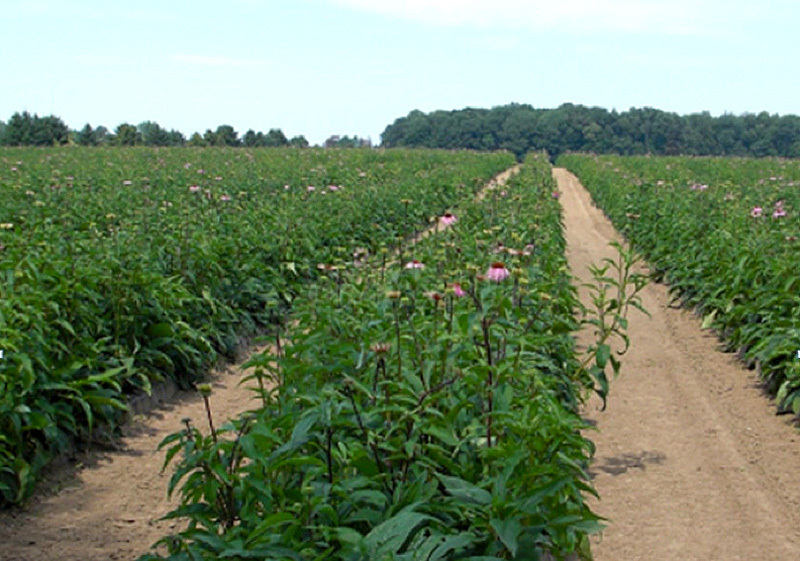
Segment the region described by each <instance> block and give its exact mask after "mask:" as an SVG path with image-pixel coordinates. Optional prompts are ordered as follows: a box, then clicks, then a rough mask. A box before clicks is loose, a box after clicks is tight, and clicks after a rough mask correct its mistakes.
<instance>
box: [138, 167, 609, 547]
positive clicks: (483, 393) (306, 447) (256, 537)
mask: <svg viewBox="0 0 800 561" xmlns="http://www.w3.org/2000/svg"><path fill="white" fill-rule="evenodd" d="M554 185H555V184H554V182H553V179H552V177H551V174H550V166H549V163H548V162H547V160H546V159H545V158H544V157H542V156H539V157H538V158H537V157H529V158H528V159H527V160H526V162H525V165H524V166H523V170H522V171H521V172H520V173H519V174H518V175H517V176H515V177H514V178H513V179H511V181H510V182H509V183H508V184H507V185H505V186H504V187H503V188H502V190H500V189H496V190H494V191H492V192H490V193H489V194H488V196H487V197H486V198H485V199H483V200H481V201H475V202H472V203H465V204H462V205H461V206H460V207H459V208H458V210H456V211H454V212H452V213H446V214H444V215H442V216H441V218H440V219H439V224H438V226H437V227H441V228H442V229H443V231H441V232H438V235H432V236H428V237H426V238H424V239H422V240H421V241H420V242H418V243H416V244H415V245H413V246H410V247H407V248H405V249H404V250H401V251H400V254H399V255H397V256H395V257H394V258H392V259H391V260H390V261H388V262H387V260H386V259H385V257H381V256H377V258H367V259H365V260H361V259H360V257H359V258H357V259H355V260H354V258H353V257H349V256H343V257H337V256H329V257H328V258H327V259H326V260H323V261H320V262H319V263H318V264H317V267H318V269H319V270H320V271H322V278H320V279H319V280H318V282H316V283H314V285H313V287H311V288H310V289H309V290H308V291H307V293H306V294H305V295H303V296H301V297H298V299H297V300H296V301H295V303H294V306H293V313H292V318H293V322H292V324H291V325H290V326H289V329H288V331H287V333H286V334H285V335H286V339H287V342H286V343H285V345H284V347H283V349H282V353H281V356H280V357H279V358H278V359H277V360H276V359H275V357H274V355H273V354H271V353H264V354H263V355H261V356H257V357H255V358H253V359H252V360H251V361H250V364H251V365H253V366H256V371H255V373H254V374H253V375H252V379H253V380H254V381H257V382H258V383H257V385H256V387H258V388H260V395H261V398H262V400H263V407H262V408H260V409H258V410H256V411H251V412H248V413H246V414H244V415H243V416H241V417H240V418H238V419H234V420H232V421H231V422H230V423H227V424H226V425H224V426H223V427H222V428H220V429H215V428H213V427H211V426H208V427H204V426H201V427H198V426H196V425H195V424H192V423H189V422H187V424H186V427H185V429H184V430H182V431H180V432H178V433H175V434H173V435H172V436H170V437H168V438H167V439H166V440H165V441H164V443H163V446H164V447H165V448H166V449H167V462H168V463H169V462H170V461H171V460H173V459H174V461H175V462H176V464H177V469H176V471H175V475H174V476H173V479H172V482H171V484H170V487H171V489H172V490H173V491H174V492H175V493H176V494H178V495H179V496H180V498H181V506H180V507H179V508H177V509H176V510H175V511H174V512H173V515H174V516H187V517H188V518H189V525H188V528H187V529H186V530H185V531H183V532H181V533H180V534H178V535H176V536H170V537H168V538H165V539H164V540H163V542H162V544H163V546H164V547H165V548H166V549H167V550H168V551H169V553H168V555H167V557H159V556H148V557H146V559H151V560H152V559H163V558H169V559H175V560H177V559H219V558H226V557H232V558H252V557H257V558H270V559H272V558H275V559H277V558H287V559H289V558H291V559H295V558H296V559H307V558H326V559H328V558H329V559H342V560H344V559H431V560H432V559H450V558H465V557H470V556H472V557H471V558H482V559H505V558H516V559H523V558H524V559H538V558H540V556H541V555H543V554H544V553H545V552H550V551H553V552H557V553H559V554H566V553H572V552H576V551H578V550H581V548H585V547H586V543H585V541H584V540H585V536H586V535H587V534H588V533H593V532H596V531H597V530H599V528H600V527H601V526H600V524H599V521H598V517H597V516H595V515H594V514H593V513H592V512H591V510H590V509H589V508H588V506H587V504H586V503H585V496H586V495H587V494H590V493H592V492H593V491H592V488H591V486H590V483H589V481H588V477H587V474H586V472H585V469H586V468H587V467H588V462H589V460H590V457H591V454H592V450H593V448H592V444H591V442H590V441H589V440H588V438H587V437H586V436H584V435H583V434H582V433H581V431H582V430H585V429H587V428H588V425H586V424H585V422H584V421H583V420H582V419H581V417H580V415H579V414H578V409H577V405H578V403H580V402H582V400H583V399H584V397H585V396H586V395H587V393H589V392H590V391H591V390H594V389H596V388H595V385H596V381H597V380H598V379H603V380H604V375H603V370H604V367H605V365H606V363H607V362H608V356H607V354H606V355H605V356H604V353H605V352H606V351H607V350H608V347H607V345H606V344H605V343H603V342H601V343H600V344H599V345H598V348H600V347H602V348H601V349H600V350H599V352H598V353H595V354H594V355H592V356H593V358H594V360H595V362H594V363H593V364H592V368H586V366H587V365H581V364H579V363H578V360H577V358H576V354H575V349H574V340H573V336H572V335H573V332H574V331H575V330H576V329H577V328H578V327H579V322H578V321H577V320H576V319H575V317H574V312H575V310H576V309H577V307H578V302H577V298H576V293H575V288H574V286H573V285H572V284H571V277H570V275H569V273H568V270H567V268H566V261H565V257H564V243H565V242H564V237H563V231H562V228H561V226H560V215H561V208H560V205H559V203H558V200H557V197H556V196H554V192H555V191H554V190H555V187H554ZM556 194H557V193H556ZM613 309H614V308H613V306H612V307H610V308H608V309H607V311H608V310H612V311H613ZM602 340H603V341H604V339H602ZM603 349H605V350H603ZM582 366H583V367H582ZM209 417H210V418H213V405H211V406H209ZM475 556H478V557H475ZM481 556H483V557H481Z"/></svg>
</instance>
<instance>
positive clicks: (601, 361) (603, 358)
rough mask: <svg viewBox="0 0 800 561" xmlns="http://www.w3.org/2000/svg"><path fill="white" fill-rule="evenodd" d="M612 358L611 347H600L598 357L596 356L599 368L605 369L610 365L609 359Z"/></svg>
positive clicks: (602, 345)
mask: <svg viewBox="0 0 800 561" xmlns="http://www.w3.org/2000/svg"><path fill="white" fill-rule="evenodd" d="M610 356H611V347H610V346H609V345H607V344H605V343H602V344H600V345H598V347H597V355H595V360H596V361H597V367H598V368H601V369H603V368H605V367H606V364H608V357H610Z"/></svg>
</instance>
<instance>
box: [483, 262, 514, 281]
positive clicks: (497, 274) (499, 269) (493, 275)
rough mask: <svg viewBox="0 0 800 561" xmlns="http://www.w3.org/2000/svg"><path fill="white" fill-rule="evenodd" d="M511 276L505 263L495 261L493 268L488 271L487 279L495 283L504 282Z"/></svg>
mask: <svg viewBox="0 0 800 561" xmlns="http://www.w3.org/2000/svg"><path fill="white" fill-rule="evenodd" d="M509 274H510V273H509V272H508V269H506V266H505V264H504V263H501V262H500V261H495V262H494V263H492V266H491V267H489V270H488V271H486V278H487V279H489V280H490V281H493V282H502V281H504V280H505V279H506V278H508V275H509Z"/></svg>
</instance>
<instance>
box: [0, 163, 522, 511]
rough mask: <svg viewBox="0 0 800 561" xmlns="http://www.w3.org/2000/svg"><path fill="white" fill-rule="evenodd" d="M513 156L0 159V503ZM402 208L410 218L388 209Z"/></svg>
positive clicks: (190, 379)
mask: <svg viewBox="0 0 800 561" xmlns="http://www.w3.org/2000/svg"><path fill="white" fill-rule="evenodd" d="M512 162H513V157H512V156H511V155H510V154H492V155H490V154H483V155H479V154H472V153H443V152H438V153H437V152H430V151H426V152H422V151H402V150H401V151H364V150H353V151H335V152H333V151H327V152H326V151H321V150H309V151H297V150H290V149H287V150H233V149H203V150H196V149H194V150H193V149H116V150H114V149H80V148H68V149H44V150H35V149H34V150H31V149H4V150H2V151H0V190H2V192H3V194H4V196H3V198H2V199H0V216H2V217H3V218H2V219H0V222H1V223H0V292H1V293H2V299H0V350H2V351H3V358H2V359H0V504H9V503H14V502H19V501H21V500H24V499H25V497H27V496H28V495H29V494H30V492H31V490H32V488H33V484H34V482H35V480H36V475H37V473H38V472H39V470H40V468H41V467H42V465H43V464H44V463H46V462H47V461H48V459H49V458H50V457H51V456H52V455H53V454H54V453H59V452H62V451H64V450H65V449H67V448H68V447H70V446H72V445H74V444H75V443H76V441H84V440H90V439H91V438H92V430H93V428H95V427H97V426H98V425H105V426H109V425H110V426H113V425H114V423H115V422H117V420H118V419H119V417H120V412H121V410H123V409H124V407H125V405H124V401H125V397H124V396H125V395H127V394H130V393H131V392H136V391H145V392H146V391H149V388H150V384H151V382H152V381H154V380H161V379H163V378H164V377H169V378H171V379H173V380H175V381H177V382H178V383H179V384H180V385H181V386H183V387H188V386H190V385H192V384H194V383H195V382H196V381H197V380H198V379H200V377H201V376H202V375H203V374H204V372H205V371H206V370H207V369H208V367H209V366H210V365H211V364H213V363H214V362H215V361H216V360H217V358H218V357H219V356H220V355H222V356H225V357H231V356H233V353H234V349H235V348H236V346H237V343H238V336H239V335H241V334H243V333H247V332H251V333H252V332H254V331H256V330H258V329H261V328H263V327H264V326H268V325H270V324H271V323H273V322H274V321H276V318H280V317H281V316H282V315H283V314H284V313H285V310H286V309H287V307H289V306H290V305H291V302H292V301H293V299H294V297H295V295H296V294H297V292H298V291H299V290H300V287H301V285H302V284H303V283H304V282H306V281H307V280H309V279H313V278H314V277H315V276H316V275H317V274H318V272H319V271H318V270H317V269H316V268H315V265H316V263H318V262H319V261H320V260H322V261H328V260H332V259H339V258H344V257H345V256H347V255H350V254H351V253H352V251H353V248H354V247H360V248H364V250H368V251H375V249H376V248H377V247H379V246H381V245H383V244H386V243H389V242H391V241H392V240H393V239H395V238H397V237H406V236H409V235H411V234H413V231H414V229H415V228H418V227H422V226H423V225H425V224H427V221H428V220H429V218H430V217H431V216H432V215H435V214H437V213H440V212H442V211H443V209H444V208H445V207H446V205H448V204H450V202H451V201H453V200H458V199H460V198H466V197H471V196H472V194H473V193H474V192H475V190H476V189H477V188H478V187H479V186H481V185H482V184H483V183H484V182H485V181H486V180H487V179H488V178H489V177H491V176H492V175H493V174H495V173H497V172H498V171H500V170H502V169H504V168H506V167H507V166H508V165H509V164H510V163H512ZM403 197H410V198H413V199H414V200H415V204H414V205H408V204H405V203H403V202H401V200H400V199H402V198H403Z"/></svg>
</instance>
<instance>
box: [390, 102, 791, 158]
mask: <svg viewBox="0 0 800 561" xmlns="http://www.w3.org/2000/svg"><path fill="white" fill-rule="evenodd" d="M381 138H382V141H383V145H384V146H386V147H397V146H409V147H418V148H421V147H428V148H468V149H472V150H497V149H503V150H510V151H512V152H514V154H516V155H517V157H518V158H519V159H522V157H523V156H524V155H525V154H527V153H528V152H529V151H532V150H545V151H547V152H548V153H549V154H550V155H551V156H553V157H554V158H555V157H556V156H558V155H559V154H562V153H564V152H595V153H606V154H607V153H616V154H627V155H632V154H668V155H669V154H690V155H734V156H747V155H750V156H788V157H798V156H800V117H798V116H796V115H784V116H778V115H770V114H769V113H766V112H762V113H759V114H758V115H754V114H744V115H741V116H736V115H722V116H720V117H712V116H711V115H709V114H708V113H696V114H692V115H684V116H681V115H678V114H676V113H669V112H666V111H660V110H658V109H653V108H651V107H644V108H631V109H629V110H628V111H623V112H621V113H618V112H617V111H607V110H606V109H603V108H600V107H585V106H582V105H574V104H572V103H565V104H564V105H561V106H560V107H558V108H557V109H534V108H533V107H531V106H530V105H521V104H516V103H512V104H510V105H503V106H499V107H493V108H492V109H475V108H467V109H462V110H456V111H433V112H431V113H427V114H426V113H423V112H421V111H418V110H415V111H412V112H411V113H409V114H408V115H407V116H406V117H401V118H399V119H397V120H395V122H394V123H392V124H391V125H389V126H387V127H386V129H385V130H384V132H383V134H382V135H381Z"/></svg>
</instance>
